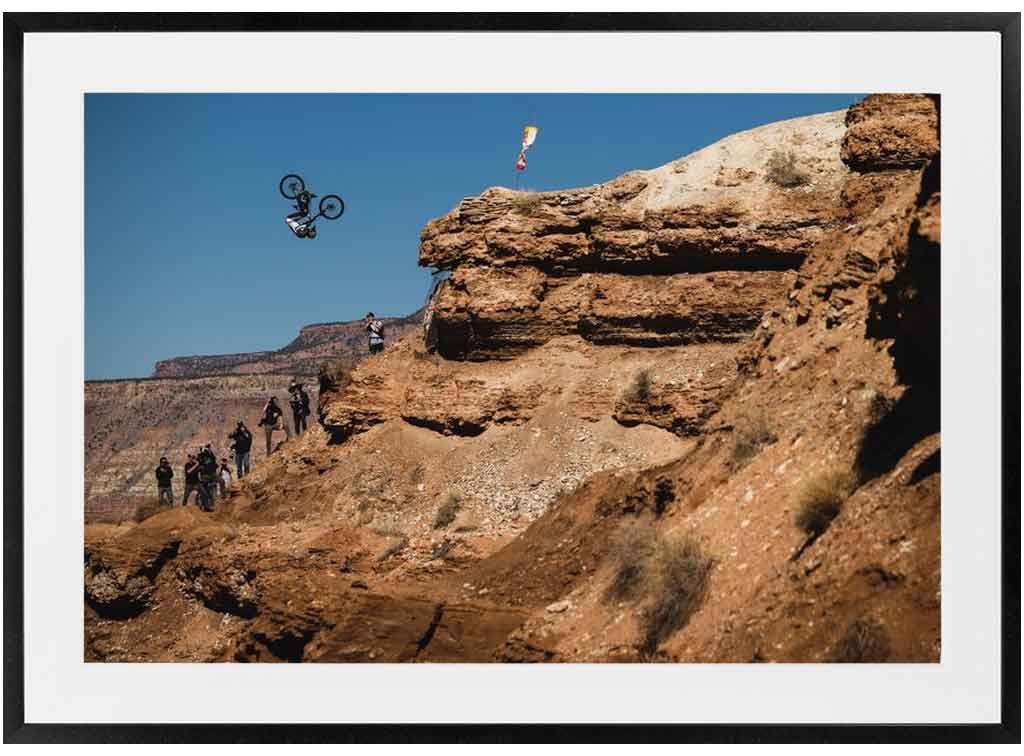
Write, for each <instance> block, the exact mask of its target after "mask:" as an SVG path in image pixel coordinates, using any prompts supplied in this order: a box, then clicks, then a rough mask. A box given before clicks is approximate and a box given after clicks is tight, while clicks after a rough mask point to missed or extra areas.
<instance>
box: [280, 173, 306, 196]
mask: <svg viewBox="0 0 1024 756" xmlns="http://www.w3.org/2000/svg"><path fill="white" fill-rule="evenodd" d="M278 189H280V190H281V194H283V195H284V197H285V199H290V200H293V199H295V198H296V197H298V196H299V194H300V193H301V192H304V191H305V190H306V184H305V182H304V181H303V180H302V176H296V175H295V174H294V173H289V174H288V175H287V176H285V177H284V178H283V179H281V183H280V184H279V185H278Z"/></svg>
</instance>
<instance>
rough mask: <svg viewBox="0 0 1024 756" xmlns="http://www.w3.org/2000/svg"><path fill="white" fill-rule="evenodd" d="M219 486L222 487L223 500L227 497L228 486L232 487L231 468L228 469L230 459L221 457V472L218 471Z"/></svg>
mask: <svg viewBox="0 0 1024 756" xmlns="http://www.w3.org/2000/svg"><path fill="white" fill-rule="evenodd" d="M217 484H218V485H219V486H220V495H221V498H224V496H226V495H227V492H228V486H230V485H231V468H230V467H228V458H227V457H221V460H220V470H218V471H217Z"/></svg>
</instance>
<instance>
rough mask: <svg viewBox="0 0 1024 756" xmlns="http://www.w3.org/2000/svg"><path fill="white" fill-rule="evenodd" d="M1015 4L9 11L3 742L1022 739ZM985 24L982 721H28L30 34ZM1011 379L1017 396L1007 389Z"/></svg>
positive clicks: (880, 28)
mask: <svg viewBox="0 0 1024 756" xmlns="http://www.w3.org/2000/svg"><path fill="white" fill-rule="evenodd" d="M1020 25H1021V17H1020V14H1019V13H890V14H874V13H622V14H619V13H551V14H535V13H522V14H515V13H479V14H448V13H439V14H430V13H415V14H390V13H354V14H324V13H286V14H285V13H236V14H230V13H216V14H214V13H195V14H191V13H86V14H77V13H7V14H4V106H5V108H4V111H5V113H4V190H5V198H4V247H5V249H6V251H7V252H6V254H5V255H4V357H5V358H6V363H7V369H6V370H5V371H4V413H5V416H6V423H5V425H4V463H5V470H6V473H7V474H6V476H5V479H4V501H5V506H4V514H3V518H4V568H5V569H4V740H5V741H6V742H20V743H44V742H104V743H121V742H215V743H234V742H238V743H241V742H262V741H275V742H289V743H319V742H375V741H390V742H430V741H436V742H536V741H550V742H580V741H584V742H586V741H591V742H592V741H603V742H631V741H638V740H640V741H645V742H717V743H721V742H762V743H767V742H856V743H873V742H1020V509H1019V508H1018V502H1019V501H1020V466H1019V462H1018V460H1019V458H1020V400H1019V396H1020V256H1019V251H1020V249H1021V247H1020ZM285 31H287V32H304V31H309V32H329V31H344V32H371V31H374V32H402V31H406V32H431V31H436V32H442V31H444V32H473V31H502V32H534V31H545V32H556V31H562V32H639V31H657V32H673V31H678V32H700V31H706V32H830V31H834V32H995V33H998V34H999V35H1000V36H1001V41H1002V45H1001V53H1000V55H1001V75H1002V80H1001V90H1002V92H1001V103H1002V115H1001V139H1002V144H1001V150H1002V153H1001V154H1002V187H1001V196H1002V230H1001V234H1002V237H1001V238H1002V257H1001V270H1002V318H1001V319H1002V340H1001V343H1002V381H1003V387H1004V390H1003V396H1002V412H1003V427H1002V439H1001V443H1002V453H1003V458H1002V461H1001V470H1002V481H1001V484H1002V489H1001V490H1002V501H1001V512H1002V523H1003V528H1002V586H1001V595H1002V633H1003V635H1002V678H1001V707H1002V710H1001V718H1000V722H998V723H993V724H986V725H975V724H971V725H960V724H956V723H948V724H939V725H935V724H928V725H877V724H876V725H858V726H849V725H839V724H836V725H821V724H815V725H802V724H799V723H793V724H787V725H756V724H748V725H742V724H740V725H737V724H728V725H619V724H588V725H548V724H545V725H537V724H515V725H510V724H467V725H422V724H417V725H400V724H389V725H277V724H274V725H233V724H220V725H180V724H174V725H170V724H154V725H118V724H89V725H83V724H75V723H65V724H30V723H26V722H25V701H24V683H25V667H24V650H25V643H24V641H25V639H24V625H23V623H24V583H23V580H24V569H23V557H24V541H23V525H24V510H23V504H24V501H23V493H24V490H23V485H24V478H23V468H22V464H23V461H24V445H23V436H22V428H23V422H24V420H25V413H24V408H23V404H22V396H23V381H24V378H23V372H22V371H23V367H24V363H23V356H22V354H23V353H22V349H23V345H24V333H23V326H24V321H23V306H24V299H23V293H22V280H23V258H22V255H23V246H22V242H23V227H22V224H23V213H22V201H23V198H24V197H23V183H22V171H23V167H24V164H23V159H24V156H23V152H22V136H23V115H24V111H23V101H22V95H23V79H22V75H23V61H24V47H23V41H24V35H25V34H26V33H62V32H285ZM1014 386H1016V387H1017V390H1013V387H1014Z"/></svg>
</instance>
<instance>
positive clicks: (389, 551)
mask: <svg viewBox="0 0 1024 756" xmlns="http://www.w3.org/2000/svg"><path fill="white" fill-rule="evenodd" d="M408 545H409V537H408V536H407V535H405V534H404V533H403V534H401V535H399V536H398V537H397V538H396V539H395V540H394V541H392V542H391V544H389V545H388V547H387V548H386V549H384V551H382V552H381V554H380V556H379V557H377V561H378V562H386V561H387V560H388V559H390V558H391V557H393V556H395V555H396V554H401V553H402V552H403V551H405V547H406V546H408Z"/></svg>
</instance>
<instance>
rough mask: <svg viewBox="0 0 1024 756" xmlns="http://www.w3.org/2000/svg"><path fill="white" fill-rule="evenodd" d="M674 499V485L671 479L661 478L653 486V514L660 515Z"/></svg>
mask: <svg viewBox="0 0 1024 756" xmlns="http://www.w3.org/2000/svg"><path fill="white" fill-rule="evenodd" d="M675 500H676V487H675V485H674V484H673V483H672V481H671V480H669V479H667V478H662V479H661V480H659V481H658V483H657V485H655V487H654V514H655V515H657V516H658V517H661V516H662V514H664V513H665V509H666V508H667V507H668V505H669V504H671V503H672V502H673V501H675Z"/></svg>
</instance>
